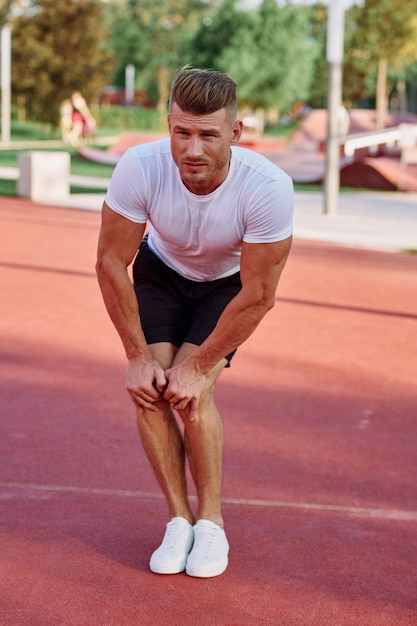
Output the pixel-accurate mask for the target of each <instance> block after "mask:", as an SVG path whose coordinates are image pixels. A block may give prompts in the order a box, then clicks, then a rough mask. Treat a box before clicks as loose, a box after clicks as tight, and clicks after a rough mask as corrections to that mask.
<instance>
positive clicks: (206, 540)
mask: <svg viewBox="0 0 417 626" xmlns="http://www.w3.org/2000/svg"><path fill="white" fill-rule="evenodd" d="M228 554H229V542H228V541H227V538H226V533H225V532H224V530H223V528H220V526H217V524H214V523H213V522H210V521H209V520H206V519H200V520H198V522H197V523H196V524H195V526H194V546H193V549H192V550H191V552H190V554H189V556H188V559H187V565H186V572H187V574H188V575H189V576H196V577H198V578H211V577H212V576H219V575H220V574H223V572H224V571H225V569H226V568H227V564H228Z"/></svg>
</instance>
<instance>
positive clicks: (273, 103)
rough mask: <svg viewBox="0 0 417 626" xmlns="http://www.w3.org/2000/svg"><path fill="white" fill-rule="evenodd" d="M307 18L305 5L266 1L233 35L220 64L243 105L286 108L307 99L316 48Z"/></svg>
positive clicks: (307, 12)
mask: <svg viewBox="0 0 417 626" xmlns="http://www.w3.org/2000/svg"><path fill="white" fill-rule="evenodd" d="M308 16H309V10H308V9H306V8H304V7H294V6H291V5H287V6H278V5H277V4H276V2H275V0H264V1H263V3H262V4H261V6H260V7H259V9H258V10H257V11H254V12H253V18H252V20H251V22H248V23H247V27H246V28H243V29H240V30H239V31H237V32H236V33H234V34H233V35H232V36H231V38H230V39H229V43H228V45H227V46H226V47H225V49H224V51H223V53H222V55H221V57H220V61H219V63H220V66H221V69H223V70H224V71H226V72H229V73H230V74H231V75H232V76H233V78H234V79H235V80H236V81H237V82H238V84H239V94H240V98H241V99H242V100H243V101H244V102H245V103H246V104H247V105H249V106H251V107H253V108H257V107H261V108H265V109H267V108H272V107H277V108H278V109H281V110H284V111H288V110H290V109H291V106H292V104H293V103H294V102H295V101H298V100H306V99H308V98H309V95H310V85H311V81H312V76H313V61H314V58H315V55H316V48H315V45H314V42H313V41H312V40H311V39H310V38H309V33H308V30H307V28H306V24H307V21H308Z"/></svg>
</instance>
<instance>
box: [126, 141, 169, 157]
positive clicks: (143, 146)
mask: <svg viewBox="0 0 417 626" xmlns="http://www.w3.org/2000/svg"><path fill="white" fill-rule="evenodd" d="M127 152H130V153H131V154H132V155H134V156H135V157H137V158H140V157H148V156H159V155H164V154H168V155H171V140H170V139H169V137H165V138H163V139H157V140H156V141H147V142H146V143H139V144H136V145H135V146H131V147H130V148H129V149H128V150H127Z"/></svg>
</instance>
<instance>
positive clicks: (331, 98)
mask: <svg viewBox="0 0 417 626" xmlns="http://www.w3.org/2000/svg"><path fill="white" fill-rule="evenodd" d="M344 27H345V11H344V8H343V0H330V2H329V7H328V18H327V45H326V57H327V64H328V90H327V111H328V122H327V140H326V172H325V179H324V212H325V213H326V214H330V213H333V212H334V211H335V210H336V208H337V200H338V195H339V188H340V166H339V163H340V154H339V139H338V135H339V129H338V117H339V109H340V106H341V103H342V62H343V40H344Z"/></svg>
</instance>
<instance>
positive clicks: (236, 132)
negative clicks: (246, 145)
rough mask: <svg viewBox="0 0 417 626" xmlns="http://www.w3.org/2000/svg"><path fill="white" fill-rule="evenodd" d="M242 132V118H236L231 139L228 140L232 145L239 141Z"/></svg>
mask: <svg viewBox="0 0 417 626" xmlns="http://www.w3.org/2000/svg"><path fill="white" fill-rule="evenodd" d="M242 132H243V122H242V120H236V122H235V123H234V125H233V129H232V140H231V142H230V144H231V145H232V146H235V145H236V144H237V143H239V141H240V138H241V136H242Z"/></svg>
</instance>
